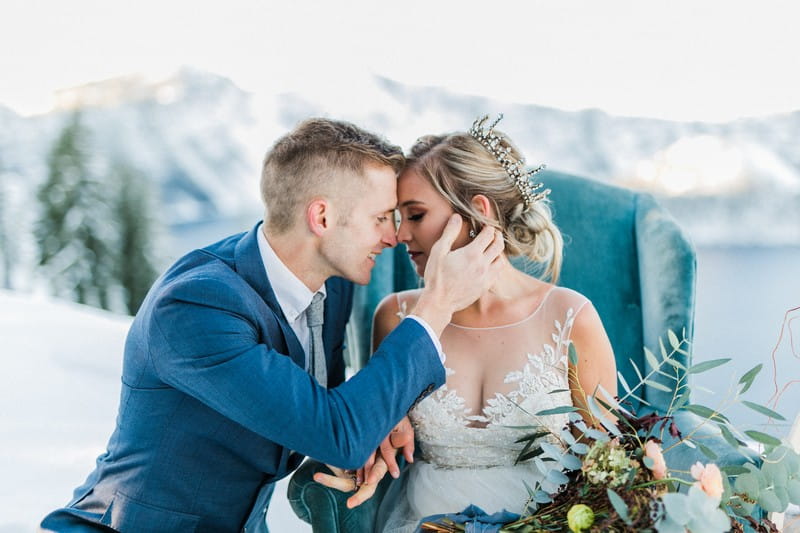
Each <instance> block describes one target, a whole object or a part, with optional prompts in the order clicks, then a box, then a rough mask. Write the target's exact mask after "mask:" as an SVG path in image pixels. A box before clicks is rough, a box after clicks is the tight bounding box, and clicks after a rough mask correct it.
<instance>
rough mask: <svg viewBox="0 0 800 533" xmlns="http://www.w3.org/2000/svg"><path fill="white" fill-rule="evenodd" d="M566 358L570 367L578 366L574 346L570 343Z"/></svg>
mask: <svg viewBox="0 0 800 533" xmlns="http://www.w3.org/2000/svg"><path fill="white" fill-rule="evenodd" d="M568 357H569V362H570V363H571V364H572V366H578V352H577V351H576V350H575V345H574V344H572V343H571V342H570V343H569V349H568Z"/></svg>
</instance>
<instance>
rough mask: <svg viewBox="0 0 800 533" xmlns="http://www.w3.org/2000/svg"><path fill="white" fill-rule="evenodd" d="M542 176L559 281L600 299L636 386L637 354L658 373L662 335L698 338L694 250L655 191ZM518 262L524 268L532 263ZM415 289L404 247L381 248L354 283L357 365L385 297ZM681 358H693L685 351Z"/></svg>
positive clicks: (657, 397)
mask: <svg viewBox="0 0 800 533" xmlns="http://www.w3.org/2000/svg"><path fill="white" fill-rule="evenodd" d="M540 176H541V178H542V181H543V182H544V183H545V186H546V187H548V188H550V189H551V190H552V193H551V195H550V198H551V200H552V206H553V212H554V219H555V222H556V224H557V225H558V227H559V228H560V229H561V232H562V234H563V235H564V241H565V245H564V262H563V266H562V270H561V277H560V279H559V282H558V284H559V285H562V286H565V287H569V288H572V289H575V290H577V291H578V292H580V293H582V294H584V295H585V296H586V297H588V298H589V299H590V300H591V301H592V303H593V304H594V306H595V308H596V309H597V311H598V313H599V315H600V317H601V319H602V320H603V324H604V326H605V328H606V331H607V332H608V336H609V338H610V340H611V344H612V346H613V348H614V353H615V356H616V359H617V368H618V369H619V370H620V372H621V373H622V374H623V376H624V378H625V381H626V382H627V383H628V384H630V385H631V386H633V385H634V384H636V383H638V382H639V377H638V376H637V374H636V371H635V370H634V368H633V365H632V364H631V361H634V362H635V363H636V365H637V366H638V368H639V369H640V370H641V372H642V373H647V372H648V371H649V370H650V368H649V367H648V365H647V363H646V362H645V356H644V351H643V348H644V347H645V346H646V347H648V348H650V349H651V350H652V351H653V352H654V353H655V354H656V355H657V357H658V354H659V353H660V350H659V338H664V339H665V344H666V345H667V347H668V349H669V344H668V343H667V342H666V333H667V330H668V329H670V330H672V331H674V332H675V333H676V334H677V335H678V336H681V334H682V333H683V332H684V331H685V336H686V338H687V339H688V340H690V341H691V339H692V333H693V323H694V287H695V273H696V261H695V254H694V250H693V249H692V246H691V244H690V243H689V241H688V240H687V239H686V237H685V235H684V234H683V232H682V231H681V229H680V228H679V227H678V225H677V224H676V223H675V221H674V219H673V218H672V217H671V216H670V215H669V214H668V213H667V212H666V211H665V210H664V209H663V208H661V207H660V206H659V205H658V204H657V203H656V202H655V200H654V199H653V198H652V196H651V195H649V194H647V193H642V192H635V191H631V190H627V189H623V188H619V187H614V186H611V185H607V184H604V183H600V182H596V181H592V180H589V179H585V178H580V177H577V176H571V175H567V174H562V173H557V172H551V171H545V172H542V173H541V174H539V175H537V178H538V177H540ZM515 264H516V265H517V266H518V268H522V269H523V270H529V269H530V268H531V267H530V266H525V265H524V263H521V262H520V263H517V262H515ZM534 268H535V267H534ZM417 286H419V279H418V277H417V276H416V273H415V272H414V269H413V268H412V265H411V263H410V261H409V259H408V256H407V254H406V253H405V248H404V247H402V246H400V247H398V248H395V249H393V250H386V251H384V253H383V254H381V256H380V257H379V261H378V264H377V265H376V266H375V269H374V270H373V274H372V280H371V282H370V284H369V285H367V286H365V287H359V288H358V289H357V290H356V294H355V306H354V310H353V316H352V317H351V321H350V322H351V331H350V339H349V343H348V351H349V363H350V366H351V367H352V368H354V369H358V368H360V366H361V365H362V364H363V363H364V362H365V361H366V359H367V357H368V354H369V344H370V341H369V339H370V329H371V328H370V325H371V323H372V322H371V317H372V313H373V311H374V309H375V307H376V306H377V304H378V302H379V301H380V300H381V298H383V296H385V295H386V294H388V293H390V292H394V291H398V290H404V289H408V288H412V287H417ZM677 359H678V360H679V361H682V362H683V363H684V364H689V361H688V357H687V356H685V355H680V354H679V356H678V358H677ZM670 370H672V369H671V368H670ZM651 381H653V382H655V383H659V384H661V385H664V386H666V387H667V388H669V389H670V390H671V389H672V388H673V386H674V382H673V381H671V380H669V379H668V378H665V377H664V376H662V375H660V374H655V375H654V376H652V377H651ZM620 391H623V389H620ZM639 392H640V393H641V394H639V396H641V397H642V398H643V399H645V401H647V402H648V403H649V404H651V406H652V407H653V408H654V409H656V410H658V411H661V412H663V411H664V410H665V409H666V407H667V406H668V405H669V401H670V399H671V398H672V393H671V392H665V391H663V390H659V386H655V387H653V386H646V387H644V390H641V391H639ZM634 406H635V407H638V402H637V403H635V404H634Z"/></svg>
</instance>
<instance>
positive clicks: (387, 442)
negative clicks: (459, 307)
mask: <svg viewBox="0 0 800 533" xmlns="http://www.w3.org/2000/svg"><path fill="white" fill-rule="evenodd" d="M403 301H404V302H406V301H407V300H405V299H404V300H403ZM400 306H401V304H400V299H399V297H398V295H397V294H390V295H388V296H386V297H385V298H384V299H383V300H381V302H380V303H379V304H378V307H377V308H376V309H375V315H374V316H373V319H372V347H371V348H372V350H371V351H375V348H376V347H377V346H380V344H381V341H383V339H384V337H386V336H387V335H388V334H389V333H390V332H391V331H392V330H393V329H394V328H396V327H397V325H398V324H399V323H400V321H401V320H402V319H403V316H405V314H406V310H405V309H401V307H400ZM412 307H413V306H412ZM398 449H399V450H402V452H403V456H404V457H405V458H406V461H408V462H409V463H413V462H414V429H413V428H412V426H411V422H410V421H409V420H408V417H407V416H406V417H403V419H402V420H401V421H400V422H399V423H398V424H397V426H395V428H394V429H393V430H392V432H391V433H389V435H388V436H387V437H386V438H385V439H384V440H383V442H381V445H380V452H381V456H383V459H384V461H385V462H386V466H387V467H388V470H389V474H390V475H391V476H392V477H393V478H397V477H399V476H400V468H399V466H398V465H397V459H396V455H397V451H396V450H398ZM370 466H371V465H370V464H369V462H368V464H367V465H365V467H370ZM366 470H367V471H368V472H369V471H370V468H366ZM375 477H376V476H375V475H370V476H368V479H367V480H368V481H369V482H370V483H372V482H377V481H379V480H380V479H377V480H376V479H375ZM381 477H382V476H381Z"/></svg>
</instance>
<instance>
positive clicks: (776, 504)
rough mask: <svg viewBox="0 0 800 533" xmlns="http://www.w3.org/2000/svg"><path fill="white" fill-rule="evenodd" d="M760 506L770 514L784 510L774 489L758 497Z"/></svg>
mask: <svg viewBox="0 0 800 533" xmlns="http://www.w3.org/2000/svg"><path fill="white" fill-rule="evenodd" d="M758 505H760V506H761V507H762V508H763V509H764V510H765V511H767V512H770V513H779V512H781V511H783V510H784V509H782V508H781V501H780V499H779V498H778V496H777V495H776V494H775V491H774V490H772V489H767V490H763V491H761V494H759V495H758Z"/></svg>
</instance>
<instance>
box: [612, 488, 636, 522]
mask: <svg viewBox="0 0 800 533" xmlns="http://www.w3.org/2000/svg"><path fill="white" fill-rule="evenodd" d="M606 494H608V501H610V502H611V505H612V506H613V507H614V510H615V511H616V512H617V514H618V515H619V517H620V518H622V521H623V522H625V523H626V524H628V525H631V519H630V517H629V516H628V505H627V504H626V503H625V500H623V499H622V498H621V497H620V495H619V494H617V493H616V492H614V491H613V490H611V489H606Z"/></svg>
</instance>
